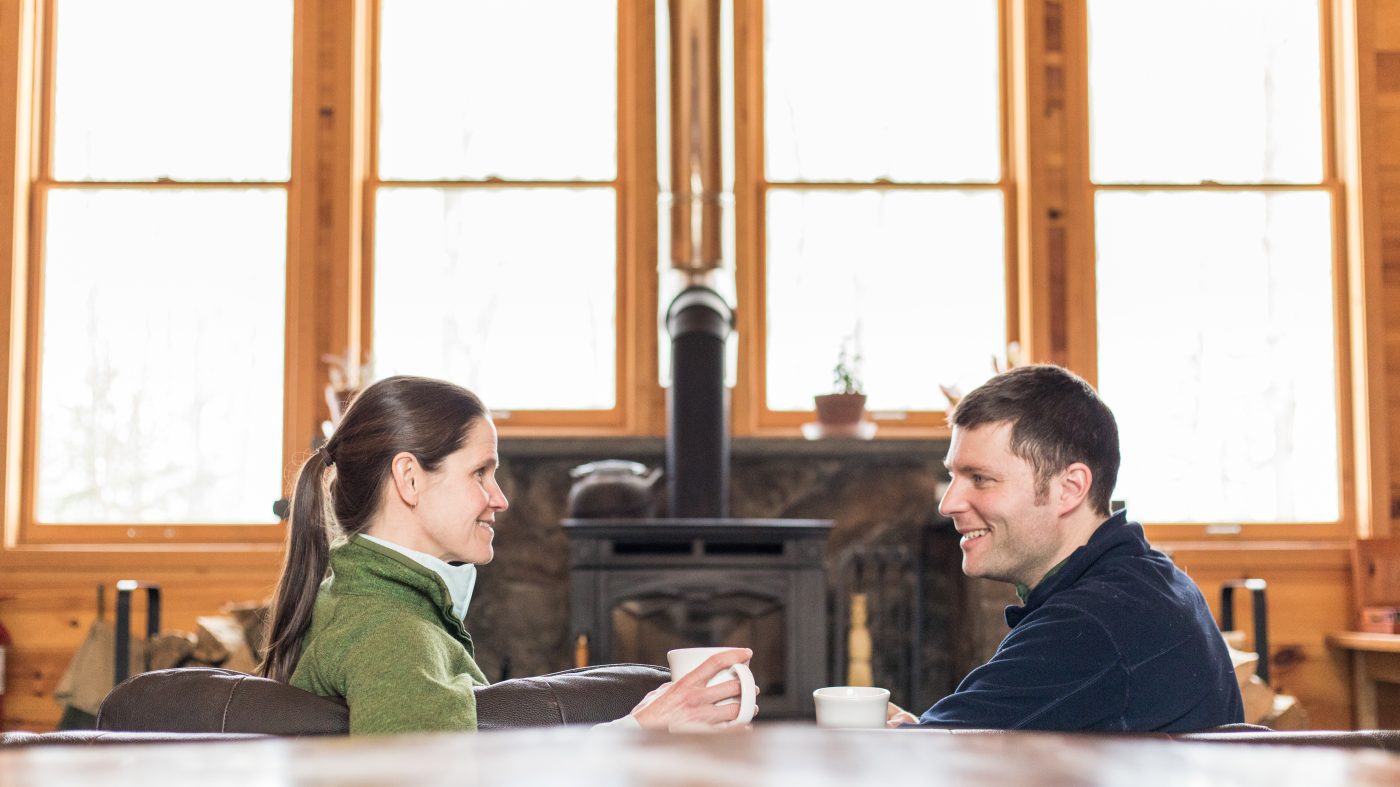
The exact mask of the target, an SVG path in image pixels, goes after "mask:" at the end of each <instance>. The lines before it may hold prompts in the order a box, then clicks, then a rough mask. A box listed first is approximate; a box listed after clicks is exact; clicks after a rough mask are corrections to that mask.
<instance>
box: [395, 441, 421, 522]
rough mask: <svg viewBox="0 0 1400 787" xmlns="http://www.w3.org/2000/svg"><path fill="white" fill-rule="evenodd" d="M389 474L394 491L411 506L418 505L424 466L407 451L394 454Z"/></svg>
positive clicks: (404, 502)
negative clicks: (419, 486) (419, 487)
mask: <svg viewBox="0 0 1400 787" xmlns="http://www.w3.org/2000/svg"><path fill="white" fill-rule="evenodd" d="M389 475H390V480H391V485H392V486H393V488H394V493H395V494H396V495H397V496H398V498H399V500H400V501H402V502H403V504H404V505H406V506H408V507H409V508H416V507H417V506H418V485H419V484H420V483H422V481H423V466H422V465H420V464H418V458H417V457H415V456H414V455H413V454H411V453H409V452H407V451H400V452H398V453H397V454H394V458H393V459H391V460H390V461H389Z"/></svg>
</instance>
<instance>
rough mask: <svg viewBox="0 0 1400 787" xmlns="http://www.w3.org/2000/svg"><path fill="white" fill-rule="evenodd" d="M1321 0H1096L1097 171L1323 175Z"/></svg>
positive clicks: (1294, 179)
mask: <svg viewBox="0 0 1400 787" xmlns="http://www.w3.org/2000/svg"><path fill="white" fill-rule="evenodd" d="M1318 20H1319V13H1318V8H1317V0H1177V1H1176V2H1153V3H1143V2H1130V3H1125V2H1122V0H1090V3H1089V28H1090V36H1089V44H1090V46H1089V87H1090V95H1091V98H1092V106H1093V112H1092V120H1091V132H1092V136H1091V139H1092V145H1093V151H1092V159H1093V165H1092V169H1093V178H1094V180H1096V181H1098V182H1100V183H1200V182H1202V181H1208V180H1215V181H1220V182H1235V183H1248V182H1261V181H1262V182H1269V181H1280V182H1288V183H1311V182H1317V181H1319V180H1321V178H1322V154H1321V151H1322V115H1321V113H1322V97H1321V92H1320V91H1321V76H1320V74H1321V70H1320V69H1321V64H1322V59H1321V55H1320V54H1319V50H1318V47H1319V41H1320V38H1321V36H1320V34H1319V32H1318V24H1319V22H1318Z"/></svg>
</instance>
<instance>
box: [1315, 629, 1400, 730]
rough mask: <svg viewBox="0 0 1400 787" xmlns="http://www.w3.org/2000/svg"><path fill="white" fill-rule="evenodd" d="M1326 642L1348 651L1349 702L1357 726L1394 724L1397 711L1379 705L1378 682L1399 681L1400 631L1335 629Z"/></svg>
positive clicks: (1392, 682) (1372, 727) (1398, 683)
mask: <svg viewBox="0 0 1400 787" xmlns="http://www.w3.org/2000/svg"><path fill="white" fill-rule="evenodd" d="M1327 644H1328V645H1330V646H1332V647H1333V648H1336V649H1338V650H1341V651H1345V652H1347V653H1349V654H1350V656H1351V658H1350V661H1351V706H1352V712H1353V713H1354V714H1355V717H1356V718H1355V721H1356V726H1357V729H1375V728H1377V727H1381V726H1383V725H1385V724H1396V723H1400V722H1397V718H1400V717H1397V716H1396V714H1395V713H1394V711H1393V710H1389V711H1387V709H1384V708H1382V707H1381V705H1382V703H1381V701H1380V695H1379V691H1380V684H1382V683H1388V684H1394V685H1400V634H1370V633H1367V632H1364V631H1334V632H1332V633H1330V634H1328V635H1327Z"/></svg>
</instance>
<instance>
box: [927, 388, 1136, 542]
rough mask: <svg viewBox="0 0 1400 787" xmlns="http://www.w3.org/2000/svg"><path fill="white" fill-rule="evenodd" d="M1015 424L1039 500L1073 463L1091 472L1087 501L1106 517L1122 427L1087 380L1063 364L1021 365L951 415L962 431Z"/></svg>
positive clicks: (1015, 441) (1014, 446)
mask: <svg viewBox="0 0 1400 787" xmlns="http://www.w3.org/2000/svg"><path fill="white" fill-rule="evenodd" d="M1002 421H1008V422H1010V423H1011V453H1013V454H1015V455H1016V456H1018V457H1020V458H1022V459H1024V460H1026V461H1027V462H1029V463H1030V465H1031V467H1033V468H1034V469H1035V477H1036V497H1037V502H1043V499H1044V496H1045V495H1047V494H1049V491H1050V479H1051V477H1053V476H1054V475H1055V474H1056V473H1059V472H1060V471H1062V470H1064V469H1065V468H1066V467H1069V466H1070V465H1071V464H1073V463H1075V462H1083V463H1084V464H1085V465H1087V466H1088V467H1089V470H1090V472H1092V473H1093V476H1094V477H1093V483H1092V484H1091V485H1090V487H1089V503H1090V505H1092V506H1093V507H1094V509H1095V510H1096V511H1097V512H1098V513H1100V514H1102V515H1104V516H1108V515H1109V514H1110V513H1111V512H1110V511H1109V498H1110V496H1111V495H1112V494H1113V487H1114V485H1115V484H1116V483H1117V482H1118V464H1119V462H1120V461H1121V458H1120V456H1119V453H1118V423H1117V421H1115V420H1114V418H1113V413H1112V412H1111V411H1110V410H1109V409H1108V405H1105V404H1104V403H1103V400H1102V399H1100V398H1099V395H1098V394H1097V393H1095V392H1094V389H1093V388H1092V387H1091V386H1090V385H1089V384H1088V383H1087V382H1085V381H1084V380H1083V378H1081V377H1079V376H1078V375H1076V374H1074V373H1073V372H1070V371H1068V370H1066V369H1062V368H1060V367H1059V366H1049V365H1035V366H1021V367H1018V368H1015V369H1011V370H1010V371H1007V372H1004V373H1002V374H999V375H997V376H996V377H993V378H992V379H990V380H988V381H987V382H985V383H983V384H982V385H981V386H978V387H977V388H976V389H975V390H973V391H972V392H971V393H969V394H968V395H967V396H964V397H963V398H962V400H961V401H959V402H958V404H957V406H956V407H954V408H953V411H952V412H951V413H949V415H948V422H949V423H950V424H952V425H953V426H955V427H958V428H961V429H971V428H973V427H976V426H981V425H983V424H994V423H1000V422H1002Z"/></svg>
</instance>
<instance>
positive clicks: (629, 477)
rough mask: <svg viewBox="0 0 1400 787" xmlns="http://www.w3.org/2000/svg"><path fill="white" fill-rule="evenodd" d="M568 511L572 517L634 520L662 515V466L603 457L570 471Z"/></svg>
mask: <svg viewBox="0 0 1400 787" xmlns="http://www.w3.org/2000/svg"><path fill="white" fill-rule="evenodd" d="M569 476H570V477H571V478H573V479H574V482H573V485H572V486H570V487H569V498H568V512H569V517H570V518H573V519H604V518H619V519H635V518H645V517H655V516H658V515H659V514H660V511H659V509H660V504H661V502H662V499H663V497H664V495H662V494H661V489H662V487H661V485H660V484H659V483H658V482H659V481H660V480H661V476H662V472H661V468H659V467H657V468H648V467H647V466H646V465H644V464H642V463H641V462H629V461H626V460H622V459H601V460H599V461H596V462H589V463H587V464H582V465H579V466H578V467H575V468H574V469H572V470H570V471H569Z"/></svg>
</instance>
